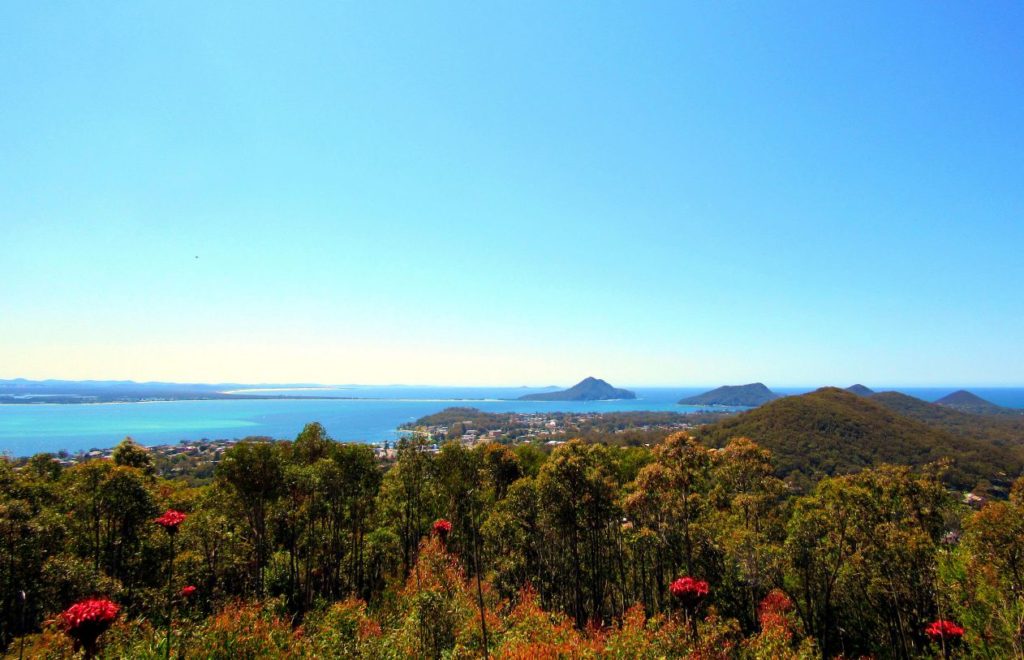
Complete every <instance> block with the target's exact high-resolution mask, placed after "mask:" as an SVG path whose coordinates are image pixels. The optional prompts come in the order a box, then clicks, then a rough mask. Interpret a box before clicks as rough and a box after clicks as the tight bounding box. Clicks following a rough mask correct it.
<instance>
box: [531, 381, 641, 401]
mask: <svg viewBox="0 0 1024 660" xmlns="http://www.w3.org/2000/svg"><path fill="white" fill-rule="evenodd" d="M635 398H636V393H635V392H631V391H629V390H623V389H619V388H617V387H612V386H611V385H609V384H608V383H607V381H603V380H601V379H600V378H594V377H592V376H591V377H587V378H584V379H583V380H581V381H580V382H578V383H576V384H575V385H573V386H572V387H570V388H569V389H567V390H559V391H557V392H539V393H537V394H525V395H523V396H521V397H519V399H518V400H519V401H609V400H612V399H635Z"/></svg>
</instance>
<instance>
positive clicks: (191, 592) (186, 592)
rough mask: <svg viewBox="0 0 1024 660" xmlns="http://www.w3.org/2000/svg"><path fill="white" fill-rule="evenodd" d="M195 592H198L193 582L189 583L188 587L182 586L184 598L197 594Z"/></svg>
mask: <svg viewBox="0 0 1024 660" xmlns="http://www.w3.org/2000/svg"><path fill="white" fill-rule="evenodd" d="M195 593H196V588H195V587H194V586H192V585H191V584H190V585H188V586H187V587H182V588H181V595H182V597H183V598H191V597H192V596H194V595H195Z"/></svg>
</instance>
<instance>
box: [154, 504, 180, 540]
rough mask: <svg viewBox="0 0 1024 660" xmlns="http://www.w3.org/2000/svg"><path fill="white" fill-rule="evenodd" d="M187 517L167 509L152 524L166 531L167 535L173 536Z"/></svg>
mask: <svg viewBox="0 0 1024 660" xmlns="http://www.w3.org/2000/svg"><path fill="white" fill-rule="evenodd" d="M187 517H188V516H186V515H185V514H184V513H182V512H181V511H175V510H174V509H167V511H165V512H164V515H162V516H160V517H159V518H156V519H155V520H154V521H153V522H155V523H156V524H158V525H160V526H161V527H163V528H164V529H166V530H167V531H168V533H170V534H173V533H175V532H177V531H178V525H180V524H181V523H183V522H185V518H187Z"/></svg>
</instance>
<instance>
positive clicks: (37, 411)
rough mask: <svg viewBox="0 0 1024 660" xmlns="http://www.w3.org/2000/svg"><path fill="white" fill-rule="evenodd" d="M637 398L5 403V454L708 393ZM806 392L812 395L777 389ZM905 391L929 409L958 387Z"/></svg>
mask: <svg viewBox="0 0 1024 660" xmlns="http://www.w3.org/2000/svg"><path fill="white" fill-rule="evenodd" d="M631 389H633V390H634V391H635V392H636V393H637V399H635V400H622V401H586V402H570V401H515V400H512V399H514V398H515V397H518V396H521V395H522V394H524V393H528V392H536V391H544V390H538V389H535V388H530V389H525V388H484V387H408V386H391V387H346V388H334V389H330V390H301V391H286V392H280V391H279V392H278V393H280V394H289V395H294V396H305V397H312V396H337V397H352V398H347V399H335V400H326V399H313V398H308V399H279V400H271V399H268V400H237V401H223V400H213V401H166V402H146V403H110V404H95V405H92V404H25V405H22V404H14V405H0V452H3V453H7V454H10V455H12V456H28V455H31V454H34V453H38V452H44V451H45V452H56V451H59V450H62V449H63V450H67V451H69V452H75V451H78V450H88V449H93V448H104V447H111V446H113V445H115V444H117V443H118V442H119V441H120V440H121V439H122V438H124V437H125V436H131V437H132V438H134V439H135V440H136V441H138V442H140V443H142V444H146V445H156V444H167V443H174V442H178V441H180V440H198V439H202V438H208V439H231V438H243V437H246V436H251V435H265V436H272V437H275V438H294V437H295V435H296V434H298V432H299V431H300V430H302V427H303V425H305V424H306V423H308V422H312V421H318V422H320V423H322V424H323V425H324V426H325V427H326V428H327V431H328V433H330V434H331V436H332V437H334V438H335V439H336V440H343V441H357V442H381V441H384V440H394V439H395V438H397V437H398V433H397V432H396V429H397V427H398V426H399V425H401V424H403V423H405V422H411V421H414V420H416V419H418V418H420V417H422V416H424V415H429V414H431V413H435V412H438V411H440V410H442V409H444V408H448V407H450V406H471V407H474V408H479V409H480V410H484V411H487V412H556V411H564V412H621V411H631V410H654V411H665V410H670V411H677V412H692V411H695V410H699V408H697V407H694V406H680V405H678V404H677V403H676V401H678V400H679V399H681V398H683V397H686V396H691V395H693V394H698V393H700V392H703V391H705V390H706V389H707V388H643V387H641V388H631ZM775 389H776V391H777V392H780V393H782V394H799V393H802V392H806V391H809V389H811V388H775ZM878 389H899V390H900V391H902V392H905V393H907V394H910V395H911V396H917V397H919V398H923V399H926V400H929V401H932V400H935V399H937V398H940V397H942V396H945V395H946V394H948V393H950V392H952V391H953V390H954V389H956V388H941V389H940V388H928V389H922V388H878ZM971 391H973V392H975V393H976V394H978V395H979V396H981V397H983V398H986V399H988V400H990V401H992V402H994V403H997V404H999V405H1003V406H1008V407H1014V408H1024V388H993V389H986V388H976V389H975V388H972V390H971Z"/></svg>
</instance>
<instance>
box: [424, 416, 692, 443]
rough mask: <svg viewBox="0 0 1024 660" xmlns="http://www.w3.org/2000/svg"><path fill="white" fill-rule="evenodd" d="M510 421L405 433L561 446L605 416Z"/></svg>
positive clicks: (676, 425)
mask: <svg viewBox="0 0 1024 660" xmlns="http://www.w3.org/2000/svg"><path fill="white" fill-rule="evenodd" d="M507 417H508V422H507V424H503V425H502V426H500V427H499V428H484V427H482V426H480V424H479V422H478V421H476V420H473V419H466V420H462V421H459V422H455V423H452V424H437V425H426V426H418V427H416V428H415V429H408V430H406V433H409V434H412V435H419V436H425V437H426V439H427V440H428V441H429V442H431V443H433V444H432V447H433V448H434V449H436V448H437V447H438V446H439V445H440V444H442V443H444V442H445V441H448V440H456V441H459V442H461V443H462V444H464V445H466V446H468V447H473V446H476V445H477V444H481V443H486V442H500V443H504V444H519V443H524V442H540V443H544V444H547V445H560V444H562V443H563V442H565V439H566V438H567V437H571V436H572V434H574V433H580V432H581V431H584V430H587V429H588V428H593V427H595V426H596V425H597V424H598V423H599V422H600V421H601V420H602V419H603V418H604V417H605V414H604V413H579V414H573V413H560V414H558V415H555V416H552V415H550V414H547V413H512V414H510V415H507ZM693 426H694V424H691V423H689V422H671V423H661V424H639V425H634V426H630V427H628V428H619V429H614V430H609V431H607V432H608V433H616V434H620V433H625V432H627V431H653V430H667V431H679V430H686V429H690V428H692V427H693Z"/></svg>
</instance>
